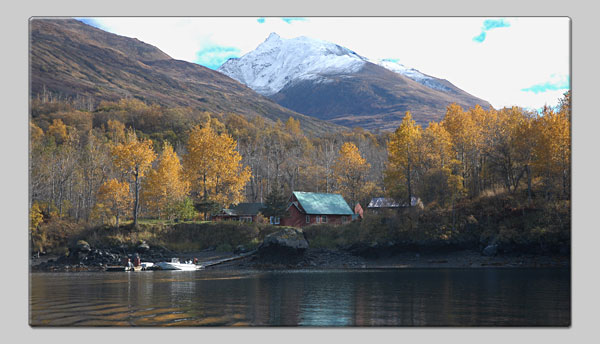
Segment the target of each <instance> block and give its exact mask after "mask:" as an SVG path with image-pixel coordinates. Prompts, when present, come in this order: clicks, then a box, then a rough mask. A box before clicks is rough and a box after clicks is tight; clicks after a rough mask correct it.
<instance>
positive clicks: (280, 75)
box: [217, 33, 368, 96]
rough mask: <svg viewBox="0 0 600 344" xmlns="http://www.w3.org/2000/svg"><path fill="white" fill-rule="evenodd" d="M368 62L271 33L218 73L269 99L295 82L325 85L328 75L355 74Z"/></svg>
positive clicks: (326, 45)
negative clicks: (307, 81) (309, 81)
mask: <svg viewBox="0 0 600 344" xmlns="http://www.w3.org/2000/svg"><path fill="white" fill-rule="evenodd" d="M367 61H368V59H366V58H364V57H362V56H360V55H358V54H356V53H355V52H353V51H352V50H350V49H347V48H344V47H341V46H339V45H337V44H333V43H330V42H326V41H322V40H318V39H312V38H308V37H304V36H303V37H297V38H291V39H284V38H281V37H279V35H277V34H276V33H271V34H270V35H269V37H268V38H267V39H266V40H265V41H264V42H263V43H261V44H260V45H259V46H258V47H257V48H256V49H255V50H253V51H251V52H249V53H247V54H245V55H244V56H242V57H240V58H232V59H229V60H228V61H227V62H225V63H224V64H223V65H222V66H221V67H219V69H217V70H218V71H219V72H221V73H224V74H225V75H227V76H229V77H231V78H233V79H235V80H237V81H239V82H241V83H243V84H246V85H247V86H248V87H250V88H252V89H253V90H255V91H256V92H258V93H260V94H262V95H265V96H269V95H273V94H275V93H277V92H279V91H280V90H281V89H282V88H284V87H285V86H286V85H288V84H289V83H292V82H294V81H297V80H314V81H315V82H328V78H327V75H335V74H351V73H355V72H358V71H359V70H360V69H361V68H362V67H363V66H364V64H365V63H366V62H367Z"/></svg>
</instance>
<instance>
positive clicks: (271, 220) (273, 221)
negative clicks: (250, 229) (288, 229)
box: [269, 216, 280, 225]
mask: <svg viewBox="0 0 600 344" xmlns="http://www.w3.org/2000/svg"><path fill="white" fill-rule="evenodd" d="M279 221H280V219H279V216H271V217H269V223H270V224H272V225H278V224H279Z"/></svg>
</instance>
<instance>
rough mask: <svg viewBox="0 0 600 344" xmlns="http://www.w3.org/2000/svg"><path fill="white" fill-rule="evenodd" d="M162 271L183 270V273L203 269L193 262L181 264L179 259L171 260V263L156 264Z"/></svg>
mask: <svg viewBox="0 0 600 344" xmlns="http://www.w3.org/2000/svg"><path fill="white" fill-rule="evenodd" d="M155 265H156V266H158V267H159V268H160V269H161V270H183V271H195V270H200V269H202V268H203V266H202V265H196V264H194V263H192V262H185V263H181V262H179V258H171V261H170V262H159V263H156V264H155Z"/></svg>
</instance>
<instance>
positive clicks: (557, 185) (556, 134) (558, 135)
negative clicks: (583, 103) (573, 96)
mask: <svg viewBox="0 0 600 344" xmlns="http://www.w3.org/2000/svg"><path fill="white" fill-rule="evenodd" d="M534 125H535V128H536V129H535V132H536V134H537V137H536V145H535V147H534V156H535V158H534V161H533V165H534V166H535V168H536V170H537V171H538V174H539V175H540V176H541V177H542V179H543V182H544V185H545V194H546V197H547V198H548V197H550V194H551V193H552V190H555V189H560V190H561V193H562V195H563V196H565V197H568V196H570V194H569V190H570V178H571V130H570V129H571V123H570V120H569V113H565V112H558V113H557V112H555V111H553V110H551V109H546V110H545V112H544V113H543V115H542V116H539V117H538V118H537V119H536V121H535V123H534Z"/></svg>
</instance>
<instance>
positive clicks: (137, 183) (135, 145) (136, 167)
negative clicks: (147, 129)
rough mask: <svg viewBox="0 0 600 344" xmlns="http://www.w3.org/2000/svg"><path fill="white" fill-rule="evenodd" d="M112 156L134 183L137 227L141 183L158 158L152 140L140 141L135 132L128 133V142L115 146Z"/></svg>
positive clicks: (134, 207) (134, 223) (119, 167)
mask: <svg viewBox="0 0 600 344" xmlns="http://www.w3.org/2000/svg"><path fill="white" fill-rule="evenodd" d="M112 155H113V161H114V164H115V166H116V167H117V168H118V169H119V170H120V171H121V172H122V173H123V174H125V175H126V176H127V177H128V178H129V179H130V181H131V182H132V183H133V187H134V188H133V192H134V202H133V225H134V226H137V220H138V212H139V208H140V202H139V199H140V197H139V195H140V189H141V181H142V179H143V177H144V176H145V175H146V172H147V171H148V170H149V169H150V167H151V166H152V161H154V159H155V158H156V153H154V150H153V148H152V140H149V139H146V140H139V139H138V138H137V136H136V134H135V132H134V131H130V132H129V133H127V142H124V143H120V144H118V145H116V146H114V147H113V148H112Z"/></svg>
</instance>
